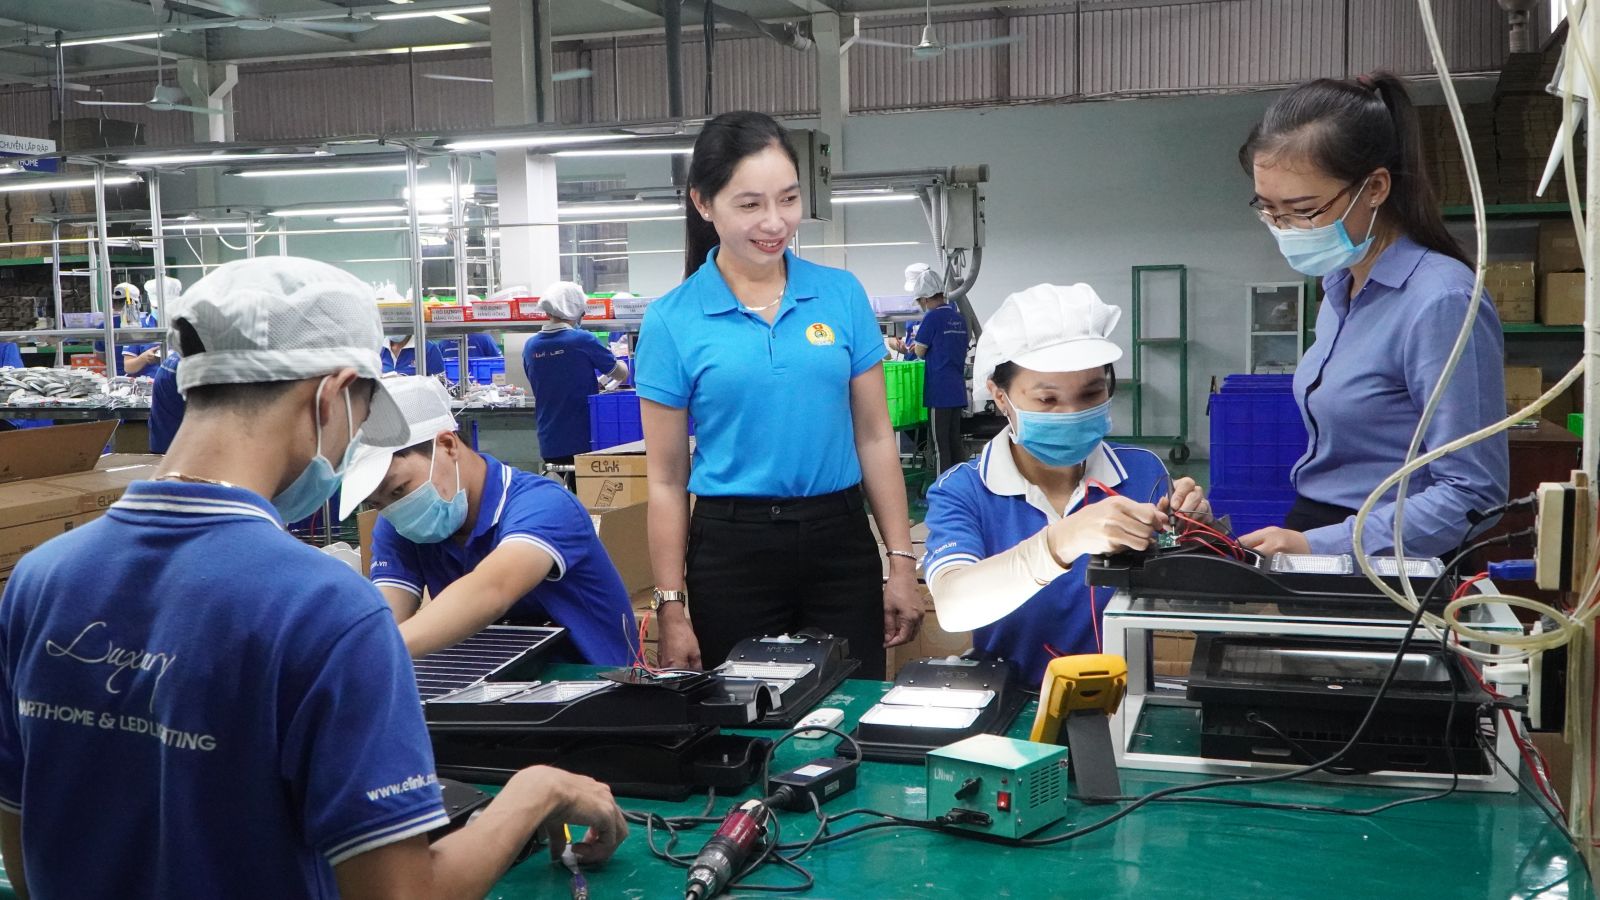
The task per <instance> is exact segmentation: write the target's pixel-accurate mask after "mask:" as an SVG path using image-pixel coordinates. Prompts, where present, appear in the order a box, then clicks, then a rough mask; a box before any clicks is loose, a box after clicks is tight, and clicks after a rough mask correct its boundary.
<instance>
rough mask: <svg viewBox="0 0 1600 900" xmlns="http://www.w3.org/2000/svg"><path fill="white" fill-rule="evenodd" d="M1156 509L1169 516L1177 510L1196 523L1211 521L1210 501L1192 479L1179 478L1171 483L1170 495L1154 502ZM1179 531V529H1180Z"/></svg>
mask: <svg viewBox="0 0 1600 900" xmlns="http://www.w3.org/2000/svg"><path fill="white" fill-rule="evenodd" d="M1156 508H1157V509H1159V510H1161V511H1162V512H1164V513H1168V514H1170V513H1171V512H1172V511H1173V510H1177V511H1178V512H1179V513H1182V514H1183V515H1185V516H1188V517H1189V518H1191V519H1194V520H1196V521H1198V522H1207V523H1209V522H1210V521H1211V501H1210V500H1207V499H1206V492H1205V491H1204V490H1201V488H1200V485H1198V484H1196V483H1195V481H1194V479H1193V478H1187V477H1185V478H1179V479H1178V480H1177V481H1174V482H1173V483H1172V493H1171V494H1169V495H1168V496H1165V497H1162V498H1161V499H1160V500H1159V501H1157V502H1156ZM1180 530H1181V529H1180Z"/></svg>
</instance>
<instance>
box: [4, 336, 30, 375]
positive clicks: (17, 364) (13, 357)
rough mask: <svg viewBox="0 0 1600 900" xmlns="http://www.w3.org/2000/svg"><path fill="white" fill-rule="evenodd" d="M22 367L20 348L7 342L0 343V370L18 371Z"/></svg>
mask: <svg viewBox="0 0 1600 900" xmlns="http://www.w3.org/2000/svg"><path fill="white" fill-rule="evenodd" d="M24 365H25V363H23V361H22V350H21V348H19V347H18V346H17V345H16V344H13V343H11V342H9V341H0V369H20V368H22V367H23V366H24Z"/></svg>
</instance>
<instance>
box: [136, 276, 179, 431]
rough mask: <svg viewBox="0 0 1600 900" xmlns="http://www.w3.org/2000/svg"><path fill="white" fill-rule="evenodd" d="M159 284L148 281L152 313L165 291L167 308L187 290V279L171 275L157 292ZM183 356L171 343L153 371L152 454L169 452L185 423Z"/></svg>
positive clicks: (147, 286)
mask: <svg viewBox="0 0 1600 900" xmlns="http://www.w3.org/2000/svg"><path fill="white" fill-rule="evenodd" d="M156 287H157V283H156V280H155V279H154V278H152V279H150V280H149V281H146V282H145V283H144V296H145V299H146V300H147V301H149V303H150V310H151V313H152V316H154V313H155V312H156V311H158V310H160V309H161V308H162V307H161V296H160V295H161V294H163V293H164V294H166V303H167V307H166V308H168V309H171V308H173V306H174V305H176V303H177V301H178V298H179V296H181V295H182V293H183V282H181V281H179V280H178V279H176V278H173V277H172V276H171V275H168V276H166V281H165V283H164V284H163V285H162V287H163V288H164V290H162V291H157V290H156ZM181 358H182V357H180V356H179V354H178V348H177V346H176V345H168V347H167V355H166V357H165V358H163V359H162V360H161V365H159V366H157V367H156V369H155V371H154V372H152V373H151V374H150V377H151V378H152V379H154V381H155V383H154V384H153V385H151V388H150V452H151V453H165V452H167V448H169V447H171V446H172V438H173V437H174V436H175V435H177V433H178V426H180V425H182V424H183V411H184V401H183V395H182V394H180V393H179V392H178V361H179V360H180V359H181Z"/></svg>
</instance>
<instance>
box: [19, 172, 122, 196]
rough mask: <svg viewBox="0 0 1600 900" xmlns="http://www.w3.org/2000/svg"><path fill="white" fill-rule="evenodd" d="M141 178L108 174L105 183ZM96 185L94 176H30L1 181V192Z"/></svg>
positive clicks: (117, 182)
mask: <svg viewBox="0 0 1600 900" xmlns="http://www.w3.org/2000/svg"><path fill="white" fill-rule="evenodd" d="M138 180H139V179H138V178H136V177H134V176H132V175H108V176H106V179H105V183H106V184H107V185H113V184H133V183H135V182H137V181H138ZM81 187H94V179H93V178H40V179H34V178H30V179H28V180H27V181H13V180H7V181H5V182H0V193H6V194H10V193H24V192H27V191H56V190H65V189H67V188H81Z"/></svg>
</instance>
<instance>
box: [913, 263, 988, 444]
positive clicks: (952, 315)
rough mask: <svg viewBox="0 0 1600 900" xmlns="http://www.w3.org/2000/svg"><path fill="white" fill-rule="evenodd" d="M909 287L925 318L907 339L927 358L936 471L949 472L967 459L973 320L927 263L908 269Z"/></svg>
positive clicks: (926, 393) (925, 397)
mask: <svg viewBox="0 0 1600 900" xmlns="http://www.w3.org/2000/svg"><path fill="white" fill-rule="evenodd" d="M906 290H908V291H911V292H912V293H913V294H914V295H916V298H917V305H918V306H920V307H921V308H922V311H923V314H924V315H923V317H922V321H921V322H920V323H919V324H918V325H917V330H916V333H915V335H914V336H913V337H910V338H908V339H907V343H906V344H905V349H906V351H907V353H908V354H909V356H910V357H912V358H915V359H920V360H922V361H923V363H924V365H923V372H922V405H923V406H925V407H927V409H928V426H929V431H930V432H932V440H931V443H932V444H933V462H934V472H935V473H936V474H941V475H942V474H944V472H945V471H946V470H947V469H949V468H950V467H952V466H956V465H959V464H961V463H962V462H964V461H965V460H966V458H967V456H966V453H965V452H963V450H962V446H961V412H962V410H964V409H966V408H967V347H968V346H969V345H970V344H971V343H972V339H971V337H969V335H968V332H967V320H966V318H965V317H963V316H962V315H961V311H960V310H958V309H956V308H955V307H953V306H951V305H950V304H949V303H947V302H945V296H944V279H943V278H941V277H940V276H939V273H938V272H935V271H933V269H932V268H930V267H929V266H928V265H927V264H926V263H914V264H913V265H911V266H908V267H907V268H906Z"/></svg>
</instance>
